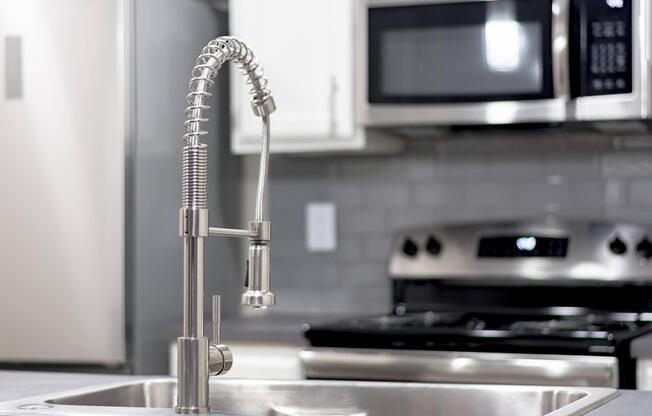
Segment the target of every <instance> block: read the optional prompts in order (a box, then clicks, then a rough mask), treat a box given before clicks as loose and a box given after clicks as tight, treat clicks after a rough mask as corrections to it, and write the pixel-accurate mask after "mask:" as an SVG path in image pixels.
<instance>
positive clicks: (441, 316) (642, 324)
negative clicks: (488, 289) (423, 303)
mask: <svg viewBox="0 0 652 416" xmlns="http://www.w3.org/2000/svg"><path fill="white" fill-rule="evenodd" d="M646 316H647V314H646V315H643V314H638V313H611V312H610V313H588V314H583V315H571V316H559V315H542V314H536V315H530V314H508V313H474V312H433V311H427V312H420V313H408V314H404V315H396V314H394V315H382V316H367V317H359V318H352V319H345V320H339V321H335V322H329V323H325V324H317V325H307V326H306V331H305V336H306V338H307V339H308V340H309V341H310V343H311V345H312V346H316V347H346V348H389V349H417V350H456V351H492V352H532V353H546V354H555V353H565V354H591V355H614V354H616V353H617V352H618V349H619V348H624V347H628V345H629V344H628V342H629V341H630V340H631V339H632V338H634V337H636V336H638V335H640V334H642V333H646V332H649V331H652V321H648V320H646V319H644V317H646Z"/></svg>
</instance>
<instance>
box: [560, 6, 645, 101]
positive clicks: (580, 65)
mask: <svg viewBox="0 0 652 416" xmlns="http://www.w3.org/2000/svg"><path fill="white" fill-rule="evenodd" d="M571 22H572V24H571V27H570V39H571V42H570V57H571V59H570V62H571V68H570V70H571V80H572V82H571V95H572V96H574V97H580V96H591V95H608V94H622V93H629V92H632V3H631V0H574V1H572V2H571Z"/></svg>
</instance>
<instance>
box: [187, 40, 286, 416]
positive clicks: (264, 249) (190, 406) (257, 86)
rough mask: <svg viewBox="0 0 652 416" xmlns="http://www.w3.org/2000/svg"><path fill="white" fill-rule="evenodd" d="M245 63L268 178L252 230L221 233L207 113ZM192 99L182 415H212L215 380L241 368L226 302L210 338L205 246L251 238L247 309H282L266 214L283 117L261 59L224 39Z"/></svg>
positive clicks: (193, 83)
mask: <svg viewBox="0 0 652 416" xmlns="http://www.w3.org/2000/svg"><path fill="white" fill-rule="evenodd" d="M228 61H234V62H235V63H237V64H238V65H239V66H240V68H241V70H242V74H243V75H245V76H246V77H247V83H248V84H249V85H250V86H251V89H250V93H251V95H252V101H251V106H252V109H253V112H254V114H255V115H256V116H259V117H261V119H262V124H263V131H262V147H261V153H260V172H259V176H258V189H257V195H256V209H255V215H254V220H253V221H251V222H250V223H249V227H248V228H247V229H231V228H213V227H209V225H208V149H207V145H206V144H203V143H201V142H200V138H201V136H203V135H206V134H207V132H206V131H204V130H202V128H201V125H202V123H204V122H207V121H208V118H206V117H204V116H203V111H204V110H207V109H208V108H209V106H208V104H207V99H208V98H209V97H210V96H211V93H210V92H209V91H208V90H209V89H210V88H211V87H212V85H213V79H214V78H215V75H217V73H218V71H219V69H220V68H221V67H222V65H223V64H224V63H226V62H228ZM189 88H190V93H189V94H188V96H187V101H188V107H187V108H186V117H187V120H186V122H185V128H186V132H187V133H186V134H185V135H184V140H185V146H184V148H183V158H182V159H183V160H182V206H181V209H180V211H179V234H180V236H181V237H182V238H183V336H181V337H179V338H178V339H177V346H178V361H177V363H178V374H177V389H178V392H177V406H176V407H175V410H176V411H177V413H206V412H208V411H210V408H209V404H208V396H209V395H208V379H209V376H211V375H218V374H224V373H225V372H227V371H228V370H229V369H230V368H231V364H232V362H233V359H232V356H231V351H230V350H229V348H228V347H226V346H225V345H222V344H220V335H219V325H220V298H219V296H214V297H213V325H212V326H213V334H212V337H211V342H210V343H209V340H208V338H207V337H205V336H204V301H203V298H204V239H206V238H208V237H209V236H223V237H243V238H249V242H250V243H249V255H248V260H247V278H246V283H245V284H246V286H247V290H246V292H245V293H244V294H243V295H242V303H243V304H244V305H248V306H252V307H255V308H264V307H267V306H271V305H273V304H274V303H275V298H274V295H273V293H272V292H270V286H269V273H270V270H269V260H270V259H269V255H270V251H269V250H270V248H269V240H270V223H269V221H268V218H267V215H266V212H265V191H266V183H267V169H268V164H269V140H270V125H269V115H270V114H271V113H272V112H273V111H274V110H275V109H276V106H275V104H274V99H273V98H272V95H271V92H270V90H269V89H268V88H267V79H266V78H265V77H264V75H263V70H262V68H261V67H260V65H259V64H258V62H257V60H256V57H255V56H254V53H253V52H252V51H251V49H249V48H248V47H247V45H245V44H244V42H242V41H240V40H239V39H236V38H233V37H219V38H217V39H215V40H212V41H211V42H209V43H208V45H207V46H206V47H205V48H204V49H203V50H202V52H201V54H200V55H199V57H198V58H197V62H196V65H195V67H194V68H193V71H192V77H191V79H190V83H189Z"/></svg>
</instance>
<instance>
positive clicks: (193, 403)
mask: <svg viewBox="0 0 652 416" xmlns="http://www.w3.org/2000/svg"><path fill="white" fill-rule="evenodd" d="M177 346H178V350H179V351H178V363H177V365H178V371H177V406H176V407H175V408H174V409H175V411H176V412H177V413H208V412H209V411H210V407H209V406H208V338H206V337H201V338H194V337H179V338H177Z"/></svg>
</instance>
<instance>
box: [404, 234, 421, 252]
mask: <svg viewBox="0 0 652 416" xmlns="http://www.w3.org/2000/svg"><path fill="white" fill-rule="evenodd" d="M418 252H419V246H417V244H416V243H415V242H414V241H412V240H411V239H409V238H406V239H405V242H404V243H403V254H405V255H406V256H408V257H414V256H416V255H417V253H418Z"/></svg>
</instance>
